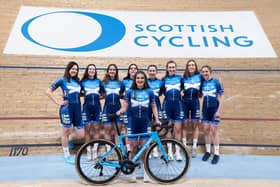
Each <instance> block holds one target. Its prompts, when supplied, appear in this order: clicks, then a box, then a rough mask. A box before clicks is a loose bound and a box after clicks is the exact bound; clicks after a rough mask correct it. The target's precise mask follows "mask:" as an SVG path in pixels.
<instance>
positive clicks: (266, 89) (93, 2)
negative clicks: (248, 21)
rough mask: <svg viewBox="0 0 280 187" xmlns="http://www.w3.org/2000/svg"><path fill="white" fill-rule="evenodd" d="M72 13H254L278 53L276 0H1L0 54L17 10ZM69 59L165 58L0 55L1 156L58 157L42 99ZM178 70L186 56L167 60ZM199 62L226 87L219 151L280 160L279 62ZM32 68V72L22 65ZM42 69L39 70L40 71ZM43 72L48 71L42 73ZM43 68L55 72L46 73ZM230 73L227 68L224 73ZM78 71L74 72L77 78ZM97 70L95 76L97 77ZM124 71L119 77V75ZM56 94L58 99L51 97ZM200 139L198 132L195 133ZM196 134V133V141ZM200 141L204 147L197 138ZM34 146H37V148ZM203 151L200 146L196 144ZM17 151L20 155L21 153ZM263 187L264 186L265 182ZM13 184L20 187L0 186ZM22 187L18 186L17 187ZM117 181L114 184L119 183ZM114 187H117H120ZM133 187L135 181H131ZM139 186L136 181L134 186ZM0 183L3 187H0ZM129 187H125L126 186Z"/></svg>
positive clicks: (53, 120)
mask: <svg viewBox="0 0 280 187" xmlns="http://www.w3.org/2000/svg"><path fill="white" fill-rule="evenodd" d="M22 5H25V6H44V7H59V8H75V9H92V10H94V9H104V10H142V11H231V10H237V11H240V10H253V11H254V12H255V14H256V16H257V17H258V19H259V21H260V23H261V25H262V27H263V28H264V31H265V32H266V35H267V36H268V38H269V40H270V42H271V44H272V46H273V48H274V50H275V52H276V53H277V54H278V55H279V54H280V35H279V33H280V22H279V20H280V1H278V0H267V1H262V0H249V1H242V0H235V1H227V0H212V1H207V0H200V1H195V0H172V1H170V0H150V1H143V0H106V1H100V0H55V1H52V0H10V1H5V0H0V18H1V19H0V33H1V34H0V41H1V42H0V49H1V51H3V49H4V48H5V44H6V42H7V39H8V37H9V34H10V31H11V29H12V26H13V24H14V21H15V19H16V16H17V13H18V10H19V8H20V6H22ZM70 60H76V61H78V62H79V64H80V66H81V67H83V68H84V67H85V66H86V65H87V64H88V63H95V64H96V65H97V67H99V68H104V67H106V66H107V64H108V63H116V64H117V65H118V66H119V67H127V66H128V65H129V64H130V63H136V64H138V65H139V66H140V67H142V68H145V67H146V66H147V65H148V64H151V63H153V64H157V65H158V66H159V67H160V68H164V67H165V63H166V61H167V60H170V59H164V58H156V59H153V58H109V57H108V58H94V57H72V58H70V57H60V56H55V57H52V56H32V55H28V56H21V55H5V54H3V53H1V54H0V73H1V76H0V85H1V90H0V98H1V100H0V108H1V110H0V146H1V147H0V155H1V156H9V155H10V156H14V154H13V151H14V150H15V149H14V148H15V146H18V147H20V148H21V149H22V150H26V149H28V154H29V155H36V154H53V153H60V152H61V148H60V146H59V144H60V137H59V135H60V132H59V129H60V128H59V125H58V123H59V121H58V119H57V107H56V106H55V105H54V104H53V103H52V102H50V100H49V99H48V98H47V97H46V96H45V95H44V92H45V90H46V88H47V87H48V86H49V85H50V84H51V83H52V82H53V81H54V80H55V79H56V78H57V77H58V76H60V75H62V74H63V71H64V70H63V68H64V67H65V65H66V63H67V62H68V61H70ZM173 60H175V61H176V62H177V63H178V66H179V67H178V68H179V69H183V68H184V66H185V62H186V60H187V59H184V58H178V59H173ZM196 60H197V62H198V63H199V65H200V66H201V65H204V64H209V65H211V66H213V67H214V69H216V70H220V71H216V75H217V76H218V77H220V78H221V80H222V82H223V85H224V88H225V92H226V95H225V103H224V107H223V116H222V118H223V121H222V125H221V128H220V136H221V144H222V146H221V152H222V153H223V154H261V155H266V154H267V155H280V133H279V132H280V126H279V123H280V117H279V111H280V104H279V103H280V85H279V78H280V74H279V72H280V59H279V57H277V58H235V59H221V58H218V59H215V58H201V59H200V58H198V59H196ZM28 67H39V68H28ZM42 67H43V68H42ZM48 67H49V68H48ZM50 67H55V68H54V69H51V68H50ZM229 70H233V71H229ZM82 73H83V72H81V73H80V75H81V74H82ZM103 74H104V72H103V71H100V72H99V75H100V78H102V76H103ZM124 74H125V71H123V72H121V75H122V76H123V75H124ZM57 96H58V97H60V94H59V93H58V94H57ZM201 135H202V134H201ZM201 137H202V136H201ZM200 142H201V143H203V140H202V138H200ZM40 145H41V146H40ZM200 148H201V151H202V146H200ZM21 153H22V152H21ZM268 182H269V184H268ZM63 184H67V185H68V186H74V185H75V186H76V185H79V184H77V181H70V182H69V181H58V182H57V181H48V182H47V183H46V181H40V182H34V186H41V185H44V186H61V185H63ZM206 184H207V186H233V185H236V184H240V186H250V185H252V186H263V185H264V184H266V185H270V186H277V185H278V186H279V182H278V181H273V182H271V181H258V182H255V181H253V180H243V181H240V182H239V181H238V182H236V181H234V182H233V180H226V179H225V180H211V179H209V180H208V181H206V180H203V181H200V180H189V181H187V182H186V183H184V185H188V186H201V185H204V186H205V185H206ZM7 185H10V186H17V185H20V184H19V183H9V184H3V186H7ZM22 185H24V183H23V184H22ZM118 185H119V184H116V186H118ZM120 185H121V184H120ZM134 185H135V184H134ZM137 185H139V184H137ZM1 186H2V185H1ZM127 186H129V185H127Z"/></svg>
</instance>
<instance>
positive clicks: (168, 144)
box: [144, 138, 190, 183]
mask: <svg viewBox="0 0 280 187" xmlns="http://www.w3.org/2000/svg"><path fill="white" fill-rule="evenodd" d="M161 143H162V145H163V148H164V151H165V152H166V154H168V161H167V162H166V160H165V159H164V158H163V153H162V152H161V151H160V148H159V146H158V144H156V143H153V144H152V145H151V146H150V147H149V148H148V150H147V152H146V155H145V159H144V167H145V170H146V172H147V174H148V175H149V176H150V177H151V178H152V179H154V180H156V181H158V182H160V183H173V182H176V181H178V180H179V179H181V178H182V177H184V176H185V174H186V173H187V171H188V169H189V165H190V157H189V154H188V152H187V150H186V148H185V146H184V145H183V144H182V143H181V142H179V141H177V140H175V139H171V138H166V139H162V140H161Z"/></svg>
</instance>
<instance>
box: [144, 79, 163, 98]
mask: <svg viewBox="0 0 280 187" xmlns="http://www.w3.org/2000/svg"><path fill="white" fill-rule="evenodd" d="M148 84H149V86H150V88H151V89H152V90H153V92H154V95H155V97H159V96H160V94H161V87H162V84H163V82H162V80H159V79H153V80H152V79H148Z"/></svg>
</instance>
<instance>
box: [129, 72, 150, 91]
mask: <svg viewBox="0 0 280 187" xmlns="http://www.w3.org/2000/svg"><path fill="white" fill-rule="evenodd" d="M139 74H142V75H144V79H145V83H144V89H147V88H150V86H149V84H148V81H147V80H148V79H147V75H146V73H145V72H144V71H137V72H136V74H135V76H134V78H133V82H132V85H131V89H132V90H136V89H137V84H136V77H137V75H139Z"/></svg>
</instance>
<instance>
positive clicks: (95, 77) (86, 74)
mask: <svg viewBox="0 0 280 187" xmlns="http://www.w3.org/2000/svg"><path fill="white" fill-rule="evenodd" d="M90 66H93V67H94V68H95V74H94V76H93V79H97V69H96V66H95V64H89V65H87V67H86V70H85V73H84V75H83V78H82V80H81V81H83V80H86V79H89V78H88V77H89V74H88V69H89V67H90Z"/></svg>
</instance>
